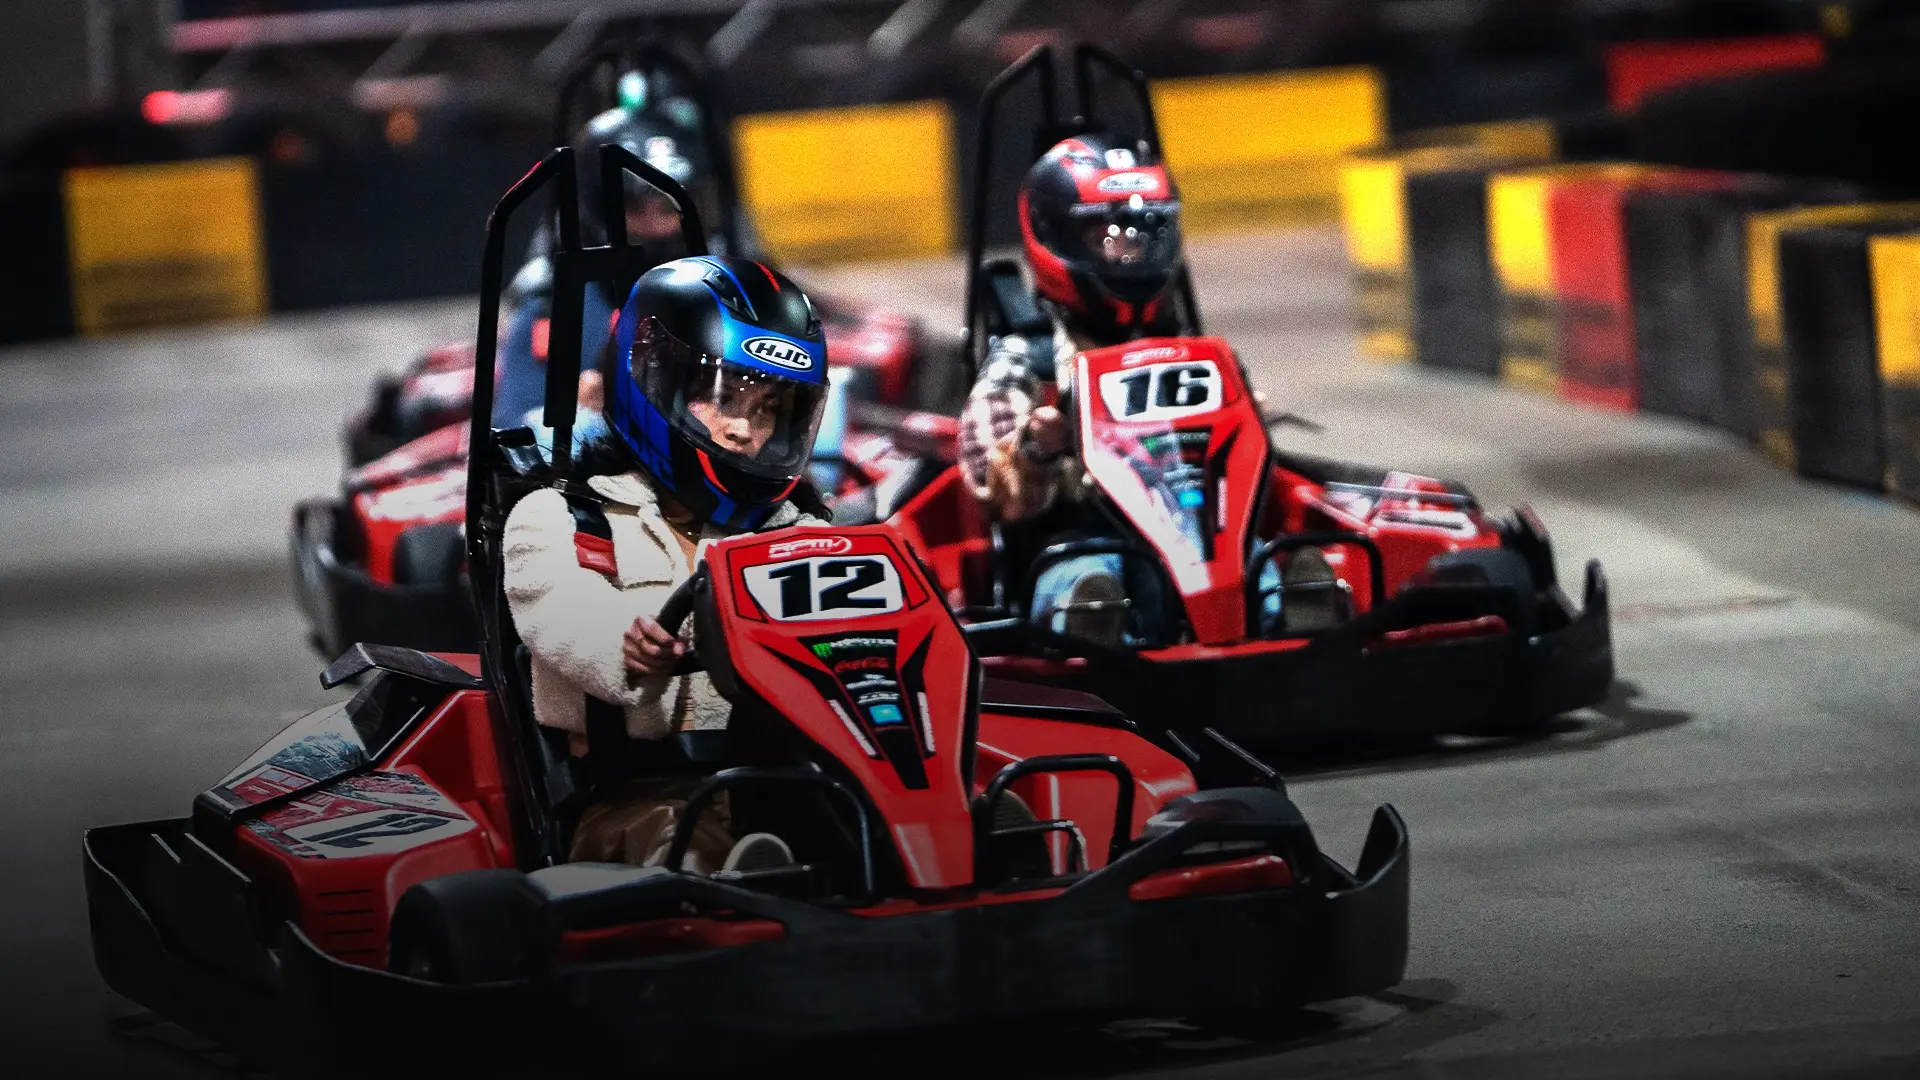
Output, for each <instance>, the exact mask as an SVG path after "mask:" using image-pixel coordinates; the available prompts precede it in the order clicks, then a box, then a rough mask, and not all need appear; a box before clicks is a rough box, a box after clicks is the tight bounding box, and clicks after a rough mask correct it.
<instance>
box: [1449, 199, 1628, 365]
mask: <svg viewBox="0 0 1920 1080" xmlns="http://www.w3.org/2000/svg"><path fill="white" fill-rule="evenodd" d="M1645 171H1646V167H1645V166H1637V165H1631V164H1620V163H1607V162H1592V163H1590V162H1580V163H1567V164H1557V165H1544V166H1539V167H1537V168H1527V169H1517V170H1513V171H1509V172H1502V173H1498V174H1496V175H1495V176H1493V177H1492V179H1490V180H1489V181H1488V183H1487V248H1488V251H1489V252H1490V253H1491V256H1492V260H1493V269H1494V280H1495V283H1496V285H1497V287H1498V299H1497V301H1496V303H1497V305H1498V309H1499V326H1500V333H1499V336H1500V377H1501V379H1503V380H1504V381H1506V382H1507V383H1508V384H1509V385H1512V386H1515V387H1518V388H1520V389H1524V390H1531V391H1535V392H1537V393H1544V394H1557V393H1559V390H1560V321H1559V300H1558V294H1557V289H1556V286H1555V282H1554V271H1553V267H1554V250H1553V248H1554V245H1553V229H1552V215H1551V213H1550V211H1551V208H1552V196H1553V185H1554V183H1555V182H1556V181H1557V180H1563V179H1567V180H1572V179H1581V178H1588V177H1591V178H1609V177H1610V178H1621V179H1624V178H1630V177H1633V176H1636V175H1640V174H1641V173H1644V172H1645Z"/></svg>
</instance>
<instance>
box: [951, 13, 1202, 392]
mask: <svg viewBox="0 0 1920 1080" xmlns="http://www.w3.org/2000/svg"><path fill="white" fill-rule="evenodd" d="M1073 68H1074V76H1075V77H1074V90H1075V101H1076V104H1077V105H1078V107H1079V111H1078V113H1077V114H1076V115H1075V116H1073V117H1072V118H1071V119H1068V120H1062V119H1061V118H1060V110H1059V102H1058V94H1057V83H1058V79H1057V77H1056V76H1057V68H1056V66H1055V63H1054V52H1053V46H1052V45H1036V46H1034V47H1033V48H1032V49H1031V50H1029V51H1028V53H1027V54H1026V55H1025V56H1023V57H1021V58H1020V59H1018V60H1016V61H1014V62H1013V64H1012V65H1011V66H1009V67H1008V68H1007V69H1006V70H1005V71H1002V72H1001V73H1000V74H998V75H996V76H994V78H993V81H992V82H990V83H988V84H987V88H986V90H985V91H983V92H982V93H981V95H980V130H979V133H978V135H977V137H976V143H975V155H974V166H973V187H972V190H971V192H970V193H969V195H968V207H969V212H970V220H969V221H968V224H967V292H966V308H965V310H964V312H963V314H962V316H961V319H962V324H963V325H962V326H961V328H960V342H961V344H960V362H961V363H962V364H964V365H966V384H967V385H971V384H972V382H973V380H974V378H975V377H976V376H977V375H978V374H979V370H980V363H981V361H982V360H983V359H984V350H985V348H986V341H985V335H983V334H981V333H979V332H978V328H979V326H980V323H981V322H982V320H983V317H984V314H985V313H984V312H982V310H981V306H982V301H983V299H984V297H983V295H982V290H981V285H980V279H981V276H982V274H983V271H984V270H985V269H986V262H985V260H986V247H987V204H988V193H987V188H988V185H989V184H990V183H991V182H992V177H993V146H994V141H995V140H994V136H995V135H996V134H998V132H997V131H996V130H995V126H996V125H995V121H996V119H997V118H998V115H999V111H1000V101H1001V99H1002V98H1004V97H1006V96H1007V94H1008V93H1009V92H1010V91H1011V90H1012V89H1013V88H1014V87H1015V86H1017V85H1019V84H1020V83H1021V82H1022V81H1023V80H1025V79H1026V78H1028V77H1029V76H1032V77H1034V78H1036V79H1037V80H1038V81H1039V96H1040V108H1041V121H1040V124H1039V125H1038V126H1037V127H1036V128H1035V129H1034V131H1033V133H1032V141H1031V144H1030V145H1029V146H1028V148H1027V161H1028V162H1029V163H1031V162H1033V161H1037V160H1039V159H1040V157H1041V155H1043V154H1045V153H1046V152H1047V150H1048V149H1049V148H1051V147H1052V146H1053V145H1054V144H1055V143H1057V142H1059V141H1060V140H1061V139H1065V138H1070V137H1072V136H1074V135H1083V134H1087V133H1089V132H1094V131H1101V130H1105V126H1104V124H1103V122H1102V120H1101V117H1100V113H1099V109H1098V105H1099V99H1098V95H1097V94H1096V89H1097V83H1098V78H1097V76H1098V74H1099V72H1100V71H1101V70H1105V71H1106V72H1107V73H1108V74H1110V75H1113V76H1116V77H1118V78H1119V79H1121V80H1123V81H1124V82H1126V84H1127V86H1128V87H1129V89H1130V90H1131V91H1132V93H1133V96H1134V99H1135V101H1136V103H1137V104H1138V107H1139V110H1140V121H1141V126H1142V127H1143V128H1144V130H1143V131H1142V132H1141V133H1140V141H1142V142H1144V143H1146V144H1147V146H1148V148H1149V149H1150V150H1151V151H1152V153H1153V154H1154V156H1155V157H1159V156H1161V151H1160V124H1159V121H1158V120H1157V119H1156V118H1155V115H1154V111H1153V95H1152V94H1151V93H1150V92H1149V90H1148V88H1147V76H1146V73H1145V72H1143V71H1141V70H1140V69H1138V68H1136V67H1134V66H1133V65H1131V64H1128V63H1127V62H1126V61H1124V60H1122V59H1120V58H1119V57H1117V56H1115V55H1114V54H1112V53H1110V52H1108V51H1107V50H1105V49H1103V48H1101V47H1099V46H1098V45H1094V44H1091V43H1089V42H1084V41H1083V42H1080V43H1078V44H1076V45H1075V46H1074V48H1073ZM1179 289H1180V299H1181V302H1182V304H1183V305H1184V306H1185V308H1186V315H1187V319H1188V322H1189V324H1190V326H1191V330H1192V332H1193V333H1195V334H1199V333H1201V329H1200V308H1199V306H1198V304H1196V303H1195V302H1194V297H1193V275H1192V274H1191V273H1190V272H1189V271H1188V269H1187V268H1186V267H1185V266H1184V265H1183V266H1182V267H1181V269H1180V283H1179Z"/></svg>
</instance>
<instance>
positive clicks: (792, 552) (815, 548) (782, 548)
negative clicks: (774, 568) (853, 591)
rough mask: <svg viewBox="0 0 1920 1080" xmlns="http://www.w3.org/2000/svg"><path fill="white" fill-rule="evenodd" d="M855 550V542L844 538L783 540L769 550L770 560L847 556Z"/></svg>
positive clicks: (817, 537)
mask: <svg viewBox="0 0 1920 1080" xmlns="http://www.w3.org/2000/svg"><path fill="white" fill-rule="evenodd" d="M852 550H853V541H851V540H849V539H847V538H846V537H844V536H809V537H807V538H806V539H805V540H783V541H781V542H780V543H778V544H774V545H772V546H770V547H768V548H767V558H769V559H797V558H799V557H800V556H802V555H845V554H846V553H847V552H849V551H852Z"/></svg>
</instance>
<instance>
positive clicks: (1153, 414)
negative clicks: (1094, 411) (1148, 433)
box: [1100, 360, 1220, 420]
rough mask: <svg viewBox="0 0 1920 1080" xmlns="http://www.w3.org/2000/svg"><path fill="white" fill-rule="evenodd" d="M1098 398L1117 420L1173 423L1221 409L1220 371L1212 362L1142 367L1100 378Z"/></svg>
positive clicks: (1161, 364)
mask: <svg viewBox="0 0 1920 1080" xmlns="http://www.w3.org/2000/svg"><path fill="white" fill-rule="evenodd" d="M1100 398H1101V400H1103V401H1105V402H1106V404H1107V411H1108V412H1110V413H1112V414H1113V416H1114V419H1116V420H1172V419H1175V418H1177V417H1182V416H1195V415H1198V414H1200V413H1206V412H1212V411H1213V410H1215V409H1217V408H1219V407H1220V369H1219V368H1218V367H1216V366H1215V365H1214V362H1213V361H1211V360H1184V361H1179V362H1174V363H1160V364H1145V365H1142V366H1141V367H1137V368H1134V369H1133V370H1131V371H1127V370H1121V371H1109V372H1107V373H1106V374H1104V375H1101V376H1100Z"/></svg>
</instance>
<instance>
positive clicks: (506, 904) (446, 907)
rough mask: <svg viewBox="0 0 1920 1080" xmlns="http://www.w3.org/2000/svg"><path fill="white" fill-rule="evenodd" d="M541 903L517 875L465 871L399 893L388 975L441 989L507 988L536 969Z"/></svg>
mask: <svg viewBox="0 0 1920 1080" xmlns="http://www.w3.org/2000/svg"><path fill="white" fill-rule="evenodd" d="M543 903H544V898H543V897H542V896H541V894H540V893H539V891H538V890H537V889H536V888H535V887H534V886H533V884H532V883H531V882H529V881H528V880H527V876H526V875H525V874H523V873H521V872H520V871H518V870H468V871H463V872H461V873H457V874H447V875H444V876H442V877H437V878H430V879H428V880H426V881H423V882H420V883H419V884H418V885H415V886H413V887H412V888H410V889H408V890H407V891H406V892H405V893H403V894H401V897H400V902H399V904H397V905H395V906H394V909H393V922H392V929H391V931H390V932H389V934H388V937H387V969H388V970H389V971H391V972H393V973H394V974H396V975H406V976H409V977H411V978H416V979H424V980H427V981H429V982H437V983H444V984H458V985H465V984H472V983H489V982H506V981H509V980H513V979H519V978H525V977H527V976H528V975H531V974H532V973H533V972H534V970H535V968H536V967H537V961H536V954H537V949H538V946H539V943H540V937H539V936H538V935H537V934H536V933H535V932H534V931H535V928H536V926H537V925H538V916H539V912H540V909H541V906H542V904H543Z"/></svg>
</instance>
